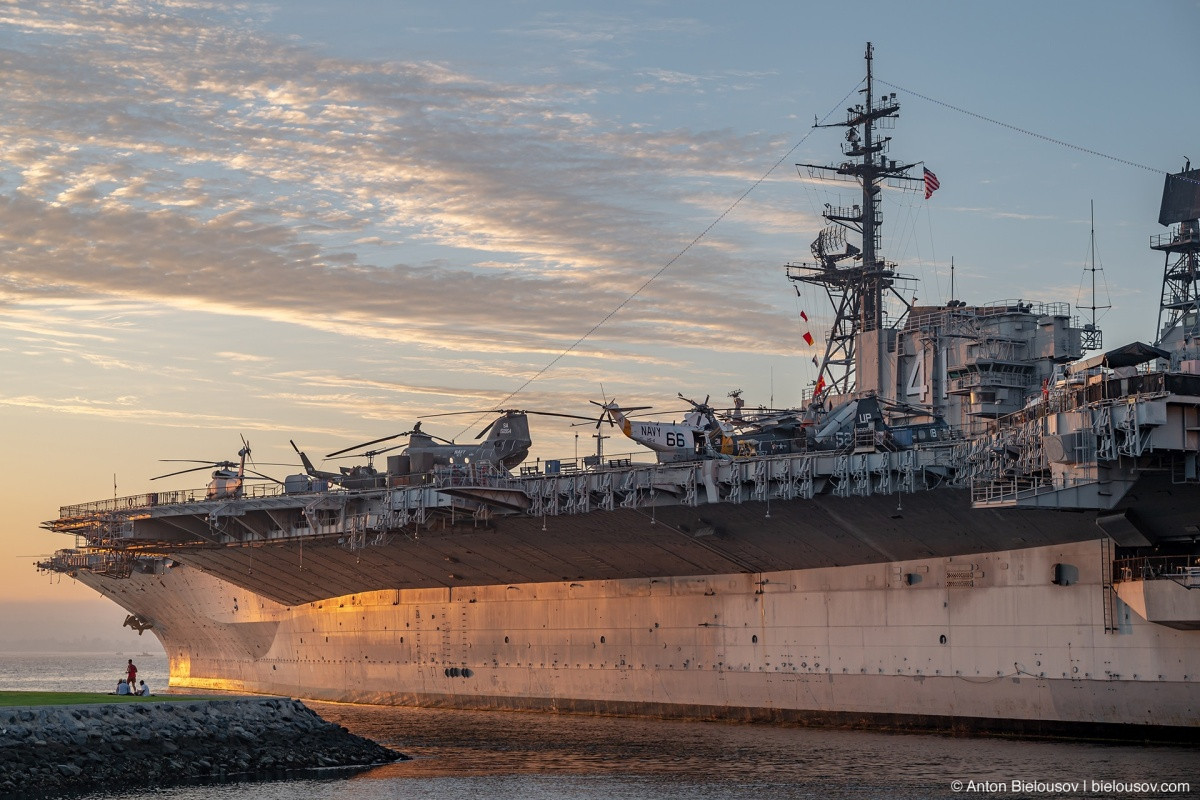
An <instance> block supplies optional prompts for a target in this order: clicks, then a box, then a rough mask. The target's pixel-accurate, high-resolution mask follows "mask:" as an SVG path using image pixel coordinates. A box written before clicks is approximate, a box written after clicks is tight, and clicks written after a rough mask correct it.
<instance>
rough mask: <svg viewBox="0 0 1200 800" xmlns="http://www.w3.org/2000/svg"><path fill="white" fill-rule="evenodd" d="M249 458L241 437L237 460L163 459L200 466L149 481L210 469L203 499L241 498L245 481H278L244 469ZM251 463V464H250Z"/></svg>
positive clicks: (245, 442) (157, 476)
mask: <svg viewBox="0 0 1200 800" xmlns="http://www.w3.org/2000/svg"><path fill="white" fill-rule="evenodd" d="M249 457H250V442H248V441H246V437H245V436H243V437H242V448H241V449H240V450H238V458H239V460H238V461H236V462H234V461H205V460H202V459H198V458H164V459H160V460H161V461H164V462H169V461H178V462H184V463H189V464H201V465H202V466H199V467H191V468H189V469H181V470H178V471H177V472H168V473H167V474H166V475H156V476H155V477H153V478H151V479H150V480H152V481H156V480H159V479H160V478H170V477H172V476H174V475H183V474H185V473H188V472H199V471H200V470H204V469H212V468H213V467H216V469H214V470H213V474H212V480H211V481H210V482H209V484H208V492H207V493H206V495H205V497H206V499H208V500H219V499H224V498H233V497H241V496H242V494H243V491H244V488H245V481H246V480H249V479H251V478H252V477H255V478H263V479H265V480H269V481H275V483H279V481H278V480H276V479H275V478H272V477H271V476H270V475H264V474H262V473H261V472H255V471H254V470H252V469H246V459H248V458H249ZM251 463H253V462H251Z"/></svg>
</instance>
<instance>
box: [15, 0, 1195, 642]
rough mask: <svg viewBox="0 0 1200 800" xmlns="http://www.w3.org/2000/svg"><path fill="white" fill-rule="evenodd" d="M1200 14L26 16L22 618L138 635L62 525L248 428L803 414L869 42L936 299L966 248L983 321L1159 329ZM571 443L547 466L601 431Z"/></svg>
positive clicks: (338, 437) (484, 10) (101, 11)
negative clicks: (701, 407) (516, 417)
mask: <svg viewBox="0 0 1200 800" xmlns="http://www.w3.org/2000/svg"><path fill="white" fill-rule="evenodd" d="M851 13H854V14H856V16H850V14H851ZM1198 20H1200V3H1197V2H1195V1H1194V0H1190V1H1185V0H1164V1H1163V2H1157V3H1150V4H1140V5H1133V4H1122V3H1116V2H1101V3H1082V2H1064V3H1053V4H1046V3H1032V2H1015V3H1011V4H1005V5H1004V6H1002V7H1001V6H992V5H982V4H963V3H950V2H933V1H928V2H916V3H910V4H904V5H903V6H901V7H897V6H896V4H889V3H879V2H866V3H861V4H856V5H855V6H854V7H853V11H850V10H849V9H848V7H839V6H836V5H835V4H822V5H817V4H812V5H811V6H809V5H808V4H795V3H787V4H785V3H751V4H743V5H741V6H738V7H736V8H734V7H731V6H729V5H727V4H717V3H711V2H700V3H687V4H682V3H680V4H675V3H664V2H616V3H611V4H606V5H605V6H604V8H603V9H598V8H597V7H594V6H593V5H590V4H583V3H570V2H568V3H562V2H554V3H551V2H542V1H541V0H534V1H532V2H522V3H513V4H496V3H466V4H454V5H447V4H434V3H425V2H413V3H404V4H396V3H385V2H349V3H346V4H339V5H336V6H334V5H331V4H328V3H317V2H311V1H310V0H295V1H294V2H288V3H285V4H276V5H271V4H265V3H263V4H259V3H253V2H251V3H221V2H216V3H212V2H201V1H200V0H195V2H192V1H190V0H174V1H165V0H164V1H163V2H155V1H154V0H134V1H133V2H128V3H120V4H111V3H99V2H77V3H69V4H63V3H53V2H21V3H18V4H13V5H6V6H0V37H2V40H3V42H4V49H5V79H6V87H5V92H4V94H3V96H2V97H0V331H3V334H2V336H0V377H2V380H0V419H2V420H3V430H4V434H5V435H4V438H3V442H4V446H5V458H6V463H7V464H8V467H9V475H8V477H7V480H6V481H4V482H3V484H2V485H3V487H4V488H3V490H2V492H3V495H2V498H3V500H4V506H5V508H6V510H7V512H8V514H7V517H6V519H5V523H4V524H5V530H4V534H5V535H4V539H3V541H4V542H5V544H4V545H3V549H2V551H0V552H2V553H3V556H4V557H3V558H2V559H0V578H2V579H3V580H2V583H0V597H4V598H5V599H7V600H9V601H20V602H24V603H28V604H30V606H29V607H30V608H33V609H36V608H37V607H38V604H39V603H45V604H48V605H49V604H57V603H60V602H62V603H70V604H75V603H77V604H79V607H80V608H81V609H82V608H85V607H86V608H87V609H89V611H88V612H87V613H88V614H90V613H92V612H93V611H95V612H96V613H97V614H100V615H101V616H100V617H99V618H100V619H107V620H111V623H112V625H113V627H114V628H116V629H119V626H120V622H121V620H122V619H123V613H122V612H120V611H119V609H116V607H115V606H112V605H111V604H109V603H108V601H105V600H102V599H101V598H99V597H98V596H96V595H95V594H94V593H92V592H90V590H87V589H85V588H84V587H82V586H79V585H78V584H74V583H72V582H71V581H69V580H61V581H60V580H57V579H55V580H53V581H51V580H48V579H47V576H45V575H39V574H38V573H37V572H36V570H35V569H34V568H33V564H34V562H35V561H36V559H37V557H38V556H44V555H48V554H49V553H51V552H52V551H53V550H55V549H56V548H60V547H66V546H70V545H71V544H72V540H71V539H70V538H68V537H63V536H55V535H52V534H50V533H47V532H45V531H43V530H40V529H39V527H38V526H39V524H40V523H41V522H42V521H44V520H48V519H51V518H53V517H54V516H55V515H56V513H57V511H58V508H59V506H60V505H63V504H68V503H76V502H82V501H88V500H95V499H100V498H104V497H112V496H114V495H130V494H136V493H140V492H146V491H152V490H158V489H170V488H184V487H192V486H200V485H203V483H204V482H205V481H206V476H205V473H204V472H203V471H200V472H197V473H192V474H189V475H180V476H177V477H173V478H169V479H162V480H159V481H151V478H153V477H155V476H157V475H162V474H165V473H168V472H171V471H172V470H173V469H175V468H178V467H177V466H175V465H172V464H167V463H162V462H161V461H160V460H161V459H198V460H208V459H212V460H214V461H217V460H223V459H231V460H232V459H234V458H236V453H237V450H238V448H239V447H240V446H241V438H240V437H242V436H245V437H246V438H247V439H248V440H249V441H250V443H251V446H252V451H253V456H252V457H253V459H254V462H255V463H256V464H263V465H264V466H263V467H261V469H262V470H263V471H265V472H267V473H269V474H272V475H277V476H278V477H280V478H282V477H283V475H285V474H287V473H288V472H294V471H299V468H298V467H292V468H289V467H286V466H284V467H276V466H265V465H267V464H275V463H293V462H295V454H294V453H293V451H292V449H291V447H290V445H289V439H294V440H295V441H296V442H297V444H299V445H301V446H302V447H304V448H305V449H306V450H307V451H308V452H310V453H313V454H321V453H326V452H332V451H334V450H337V449H340V448H342V447H345V446H348V445H350V444H353V443H354V442H357V441H367V440H369V439H374V438H378V437H381V436H385V435H389V434H393V433H397V432H400V431H404V430H408V429H410V428H412V427H413V423H415V422H416V421H417V419H418V418H420V417H422V416H423V415H428V414H435V413H439V412H448V411H465V410H471V409H488V408H495V407H497V405H498V404H504V405H505V406H507V407H519V408H528V409H541V410H552V411H561V412H566V413H578V414H584V415H586V414H591V413H593V411H594V406H591V405H590V404H589V402H588V401H589V400H599V399H601V398H602V397H606V398H610V399H611V398H614V397H615V398H616V399H618V400H619V401H622V402H627V403H630V404H633V403H636V404H638V405H654V406H656V407H657V408H659V409H662V410H672V409H675V408H677V407H678V400H677V399H676V400H674V401H672V398H675V397H676V394H677V393H678V392H682V393H683V394H685V395H690V396H699V397H703V396H706V395H711V396H712V397H713V398H714V401H717V402H720V401H722V400H723V399H724V398H725V396H726V395H727V393H729V392H730V391H731V390H734V389H741V390H742V392H743V397H745V399H746V400H747V402H748V404H749V405H750V406H752V407H753V406H755V405H759V404H762V405H768V404H770V405H775V406H794V405H797V404H799V403H801V402H802V400H803V396H804V392H805V391H806V390H808V389H810V388H811V386H812V384H813V382H814V380H815V379H816V373H815V370H814V368H813V366H812V363H811V359H812V356H813V355H815V354H817V353H818V350H817V347H819V346H820V344H821V342H820V339H821V335H822V334H823V332H824V331H825V329H826V327H827V326H828V324H829V322H830V319H831V316H832V315H831V312H830V309H829V303H828V300H827V299H826V298H825V297H823V296H819V295H817V294H816V293H815V291H814V290H813V289H811V288H809V289H807V290H806V291H805V292H803V293H801V294H800V295H799V296H797V293H796V292H795V291H794V290H793V287H792V285H791V284H789V282H788V281H787V280H786V277H785V275H784V264H785V263H787V262H790V261H802V260H805V259H808V258H811V256H810V254H809V243H810V242H811V241H812V240H813V239H814V238H815V236H816V235H817V233H818V232H819V230H820V228H821V224H822V223H821V219H820V211H821V209H822V207H823V205H824V204H825V203H830V204H834V205H836V204H839V203H850V202H854V192H853V187H852V186H850V185H848V184H843V183H838V182H836V181H820V180H816V179H813V178H811V177H810V176H809V175H808V173H807V171H805V170H803V169H798V168H797V167H796V166H795V165H796V164H797V163H802V162H811V163H835V162H836V161H837V160H838V159H839V158H840V146H841V144H842V139H841V138H840V137H841V135H842V133H843V131H842V130H841V129H836V128H835V129H828V130H826V129H813V127H812V126H813V122H814V120H822V119H824V120H828V121H836V120H840V119H843V118H844V115H845V107H846V106H848V105H852V104H854V103H855V102H858V99H857V98H858V95H857V94H856V91H857V89H858V88H859V85H860V81H861V79H862V77H863V73H864V62H863V52H864V49H865V46H866V42H867V41H868V40H869V41H871V42H873V44H874V47H875V72H876V76H877V78H878V79H879V80H880V81H881V82H882V83H881V84H880V88H881V89H886V90H887V91H889V92H890V91H895V92H896V93H897V99H898V101H899V102H900V104H901V114H900V119H899V121H898V122H897V125H896V128H895V130H888V131H887V132H886V133H888V134H889V135H891V136H893V137H894V138H893V140H892V141H891V143H890V150H889V152H890V153H891V155H892V157H895V158H897V160H903V161H905V162H913V163H917V164H923V165H924V166H927V167H928V168H929V169H931V170H932V171H934V172H936V174H937V176H938V179H939V181H940V188H939V189H938V190H937V192H936V193H935V194H934V195H933V196H932V197H930V198H929V199H926V198H925V195H924V191H923V188H922V187H921V185H920V183H919V182H915V183H914V184H913V187H912V188H911V189H903V190H902V189H899V188H889V189H888V190H886V192H885V205H884V213H885V215H886V216H885V223H884V228H883V252H884V253H885V255H886V256H887V258H889V259H891V260H894V261H896V262H897V264H898V266H899V269H900V270H901V271H902V272H904V273H907V274H911V275H912V276H914V277H915V278H918V279H920V281H921V284H920V288H919V289H918V290H917V295H918V296H919V301H920V302H921V303H922V304H939V303H944V302H945V301H946V300H948V299H949V291H950V289H949V281H950V264H951V260H952V259H953V261H954V264H955V287H956V294H957V295H958V296H959V297H961V298H964V299H968V300H969V301H971V302H988V301H994V300H1002V299H1009V298H1023V299H1027V300H1040V301H1052V300H1061V301H1066V302H1069V303H1071V304H1072V306H1073V307H1074V309H1075V312H1076V313H1084V312H1083V311H1081V309H1083V308H1084V307H1086V306H1089V305H1098V306H1110V308H1107V309H1104V310H1102V311H1100V312H1099V313H1100V315H1101V316H1100V320H1099V323H1100V327H1101V328H1102V329H1103V330H1104V336H1105V343H1106V345H1110V346H1117V345H1120V344H1124V343H1126V342H1128V341H1131V340H1135V339H1140V340H1142V341H1152V340H1153V338H1154V323H1155V319H1156V315H1157V307H1158V302H1159V295H1160V286H1161V277H1162V264H1163V261H1162V256H1161V254H1158V253H1154V252H1152V251H1150V249H1149V247H1148V244H1149V238H1150V236H1152V235H1154V234H1157V233H1160V232H1162V230H1163V229H1162V228H1161V227H1159V226H1158V225H1157V221H1156V220H1157V217H1158V206H1159V201H1160V198H1161V192H1162V186H1163V177H1164V175H1165V173H1167V172H1173V171H1177V170H1179V169H1181V168H1182V167H1183V165H1184V163H1185V160H1186V159H1187V158H1189V157H1191V158H1192V159H1193V163H1194V164H1195V163H1200V142H1197V140H1196V133H1195V132H1196V131H1197V130H1200V125H1198V124H1197V123H1198V122H1200V111H1198V110H1197V109H1196V106H1195V103H1194V101H1193V98H1194V94H1195V90H1194V88H1193V87H1192V82H1193V81H1192V77H1193V75H1194V74H1195V71H1196V68H1197V67H1198V66H1200V56H1198V55H1197V52H1196V49H1195V47H1194V44H1193V42H1192V40H1191V36H1192V31H1193V30H1194V29H1195V23H1196V22H1197V21H1198ZM1030 134H1033V135H1030ZM1059 143H1067V144H1068V145H1070V146H1069V147H1064V146H1062V144H1059ZM920 170H921V168H920V166H918V167H917V168H916V169H915V170H914V177H920ZM1093 201H1094V203H1095V226H1096V246H1097V254H1098V266H1100V268H1101V270H1102V271H1101V272H1100V273H1098V276H1099V278H1100V281H1099V293H1098V296H1097V299H1096V300H1095V301H1093V300H1092V298H1091V294H1090V291H1091V287H1090V279H1089V278H1087V277H1086V276H1087V272H1086V267H1087V266H1088V259H1089V252H1090V235H1089V226H1090V224H1091V221H1090V219H1089V207H1090V205H1091V203H1092V202H1093ZM651 279H652V280H651ZM648 281H649V283H647V282H648ZM643 287H644V288H643ZM801 312H804V313H805V315H806V316H807V317H808V318H809V322H806V323H804V324H803V325H801V321H802V320H801V317H800V313H801ZM609 315H611V317H609ZM606 318H607V319H606ZM1085 321H1086V320H1085ZM602 322H603V324H600V325H599V327H598V328H596V330H595V332H594V333H590V334H589V332H590V331H592V329H593V328H594V327H595V326H597V325H598V324H599V323H602ZM806 330H811V331H812V332H813V334H814V335H815V336H816V340H817V341H816V343H815V344H814V345H813V346H810V345H808V344H806V343H805V342H804V340H803V338H802V334H803V333H804V332H805V331H806ZM585 335H586V336H585ZM581 337H582V339H581ZM531 379H533V380H532V381H531ZM527 382H528V385H527V386H526V383H527ZM522 387H524V388H522ZM518 390H520V391H518ZM514 393H516V394H514ZM489 419H490V418H489V416H488V415H487V414H482V413H481V414H480V415H479V416H478V417H476V416H470V415H468V416H463V417H444V418H436V419H429V420H426V421H425V422H424V423H423V427H424V429H425V430H428V431H430V432H432V433H435V434H438V435H441V436H444V437H447V438H458V439H470V438H471V437H473V436H474V435H475V433H476V432H477V431H478V430H479V429H480V428H482V427H483V426H484V424H486V423H487V422H488V421H489ZM447 420H449V421H447ZM533 425H534V427H533V435H534V437H535V447H534V451H533V455H534V457H539V458H547V457H549V458H558V457H573V455H574V454H575V453H578V454H580V455H583V454H586V453H589V452H591V451H592V450H593V449H594V447H595V442H594V440H593V438H592V434H593V433H594V429H593V428H590V427H576V428H572V427H570V425H569V424H568V422H567V421H566V420H562V421H561V422H559V421H553V422H551V421H549V420H548V419H547V418H539V419H537V420H535V421H534V423H533ZM613 433H615V432H613ZM616 436H619V434H616ZM605 448H606V450H608V451H609V452H628V451H630V450H633V449H634V448H633V446H632V444H631V443H629V442H627V441H625V440H621V439H619V438H613V439H609V440H607V441H606V442H605ZM339 463H348V462H330V463H329V464H327V466H329V467H331V468H335V466H336V465H337V464H339ZM54 607H55V608H57V607H58V606H57V605H55V606H54ZM28 613H29V614H30V615H31V619H30V620H29V621H28V622H29V624H30V625H31V626H33V627H37V626H39V625H46V624H49V623H47V622H46V621H44V620H41V619H38V618H37V616H36V613H35V611H29V612H28ZM81 613H83V612H81ZM88 619H91V617H88ZM102 624H103V623H100V622H97V623H96V625H95V626H92V627H93V631H94V635H95V636H98V637H99V636H105V635H107V634H108V632H107V631H103V630H101V629H100V626H101V625H102ZM126 630H127V629H126ZM125 634H126V631H120V630H116V631H115V632H114V633H113V635H114V636H118V637H119V636H124V635H125ZM6 635H8V634H6V633H5V632H4V631H3V630H0V639H3V638H4V637H5V636H6ZM148 635H149V634H147V636H148ZM143 638H144V637H143Z"/></svg>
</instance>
